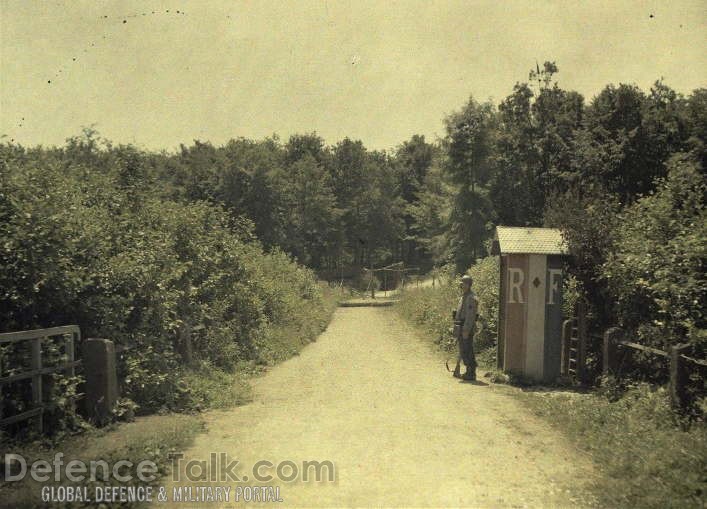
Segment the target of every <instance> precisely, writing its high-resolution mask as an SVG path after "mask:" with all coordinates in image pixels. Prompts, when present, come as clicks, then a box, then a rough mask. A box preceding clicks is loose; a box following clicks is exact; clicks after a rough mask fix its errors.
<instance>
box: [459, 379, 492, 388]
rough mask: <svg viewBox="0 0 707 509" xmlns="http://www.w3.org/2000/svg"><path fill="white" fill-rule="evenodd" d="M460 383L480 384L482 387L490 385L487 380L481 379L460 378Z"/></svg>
mask: <svg viewBox="0 0 707 509" xmlns="http://www.w3.org/2000/svg"><path fill="white" fill-rule="evenodd" d="M459 383H460V384H468V385H479V386H481V387H488V386H489V384H487V383H486V382H482V381H481V380H459Z"/></svg>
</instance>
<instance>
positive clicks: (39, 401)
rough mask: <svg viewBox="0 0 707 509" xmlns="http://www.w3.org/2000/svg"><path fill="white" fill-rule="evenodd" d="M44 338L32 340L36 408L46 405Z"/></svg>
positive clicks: (39, 429) (39, 420) (39, 427)
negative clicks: (43, 392)
mask: <svg viewBox="0 0 707 509" xmlns="http://www.w3.org/2000/svg"><path fill="white" fill-rule="evenodd" d="M42 339H43V338H35V339H34V340H33V341H32V370H33V371H36V374H35V375H34V376H32V404H33V405H34V407H35V408H42V405H44V402H43V398H42V373H41V369H42ZM42 414H43V412H42V413H40V414H39V415H38V416H37V432H38V433H40V434H41V433H42V431H43V428H44V423H43V421H44V416H43V415H42Z"/></svg>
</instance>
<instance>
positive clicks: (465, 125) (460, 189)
mask: <svg viewBox="0 0 707 509" xmlns="http://www.w3.org/2000/svg"><path fill="white" fill-rule="evenodd" d="M445 124H446V131H447V135H446V137H445V140H444V144H445V147H446V149H447V160H446V164H445V171H446V172H447V174H448V175H449V176H450V179H451V181H452V182H453V183H454V184H455V185H456V187H457V192H456V196H455V197H454V201H453V207H452V211H451V214H450V218H449V245H450V249H451V256H452V259H453V260H454V263H455V264H456V267H457V270H458V271H460V272H461V271H463V270H466V269H467V268H468V267H469V266H470V265H471V263H472V262H473V261H474V260H476V258H477V257H479V256H481V255H482V254H483V251H484V248H483V243H484V240H485V239H486V238H487V237H488V234H489V231H490V224H489V221H490V220H491V219H492V213H493V209H492V206H491V202H490V201H489V198H488V192H487V189H486V185H487V183H488V181H489V177H490V175H491V171H492V168H493V164H494V161H493V157H492V154H493V147H494V129H495V111H494V107H493V105H492V104H491V103H490V102H487V103H483V104H479V103H478V102H476V101H475V100H474V99H473V98H470V99H469V102H468V103H467V104H466V106H465V107H464V108H463V109H462V110H461V111H459V112H456V113H453V114H451V115H450V116H449V117H447V119H446V120H445Z"/></svg>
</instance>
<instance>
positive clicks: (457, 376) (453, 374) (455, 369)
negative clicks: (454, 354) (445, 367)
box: [452, 363, 462, 378]
mask: <svg viewBox="0 0 707 509" xmlns="http://www.w3.org/2000/svg"><path fill="white" fill-rule="evenodd" d="M452 376H453V377H454V378H461V377H462V374H461V371H460V370H459V363H457V365H456V367H455V368H454V372H453V373H452Z"/></svg>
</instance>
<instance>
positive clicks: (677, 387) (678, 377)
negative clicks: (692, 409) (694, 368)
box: [669, 344, 690, 410]
mask: <svg viewBox="0 0 707 509" xmlns="http://www.w3.org/2000/svg"><path fill="white" fill-rule="evenodd" d="M689 348H690V345H687V344H681V345H675V346H671V347H670V351H669V354H670V401H671V403H672V405H673V408H675V409H678V410H683V409H684V408H685V407H686V406H687V392H686V390H685V385H686V384H687V380H688V372H687V365H686V362H685V360H684V359H683V358H682V357H681V356H682V355H683V354H684V353H686V352H687V350H688V349H689Z"/></svg>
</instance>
